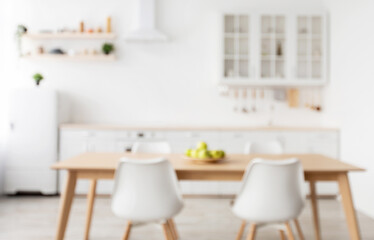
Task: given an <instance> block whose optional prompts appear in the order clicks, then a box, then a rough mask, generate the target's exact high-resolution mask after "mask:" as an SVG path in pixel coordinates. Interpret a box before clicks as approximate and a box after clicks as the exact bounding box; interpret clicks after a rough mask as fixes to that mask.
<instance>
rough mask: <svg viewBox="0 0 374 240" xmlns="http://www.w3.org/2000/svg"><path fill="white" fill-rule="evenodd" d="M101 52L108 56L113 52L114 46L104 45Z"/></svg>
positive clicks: (110, 44)
mask: <svg viewBox="0 0 374 240" xmlns="http://www.w3.org/2000/svg"><path fill="white" fill-rule="evenodd" d="M102 51H103V53H104V54H105V55H109V54H110V53H111V52H113V51H114V45H113V44H112V43H104V44H103V47H102Z"/></svg>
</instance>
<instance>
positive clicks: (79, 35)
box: [23, 32, 116, 40]
mask: <svg viewBox="0 0 374 240" xmlns="http://www.w3.org/2000/svg"><path fill="white" fill-rule="evenodd" d="M23 37H25V38H30V39H35V40H49V39H51V40H52V39H115V38H116V35H115V34H114V33H80V32H77V33H27V34H24V35H23Z"/></svg>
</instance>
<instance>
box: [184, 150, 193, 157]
mask: <svg viewBox="0 0 374 240" xmlns="http://www.w3.org/2000/svg"><path fill="white" fill-rule="evenodd" d="M191 152H192V149H187V150H186V152H185V153H184V154H185V155H186V156H187V157H191Z"/></svg>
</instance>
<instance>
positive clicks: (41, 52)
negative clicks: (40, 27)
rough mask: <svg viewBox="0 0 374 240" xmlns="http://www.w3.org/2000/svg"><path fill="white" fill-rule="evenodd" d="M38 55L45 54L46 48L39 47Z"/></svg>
mask: <svg viewBox="0 0 374 240" xmlns="http://www.w3.org/2000/svg"><path fill="white" fill-rule="evenodd" d="M37 53H38V54H44V48H43V46H40V47H38V49H37Z"/></svg>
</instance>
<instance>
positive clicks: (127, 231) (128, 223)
mask: <svg viewBox="0 0 374 240" xmlns="http://www.w3.org/2000/svg"><path fill="white" fill-rule="evenodd" d="M131 227H132V223H131V222H130V221H128V222H127V225H126V231H125V233H124V234H123V237H122V240H128V239H129V236H130V231H131Z"/></svg>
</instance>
